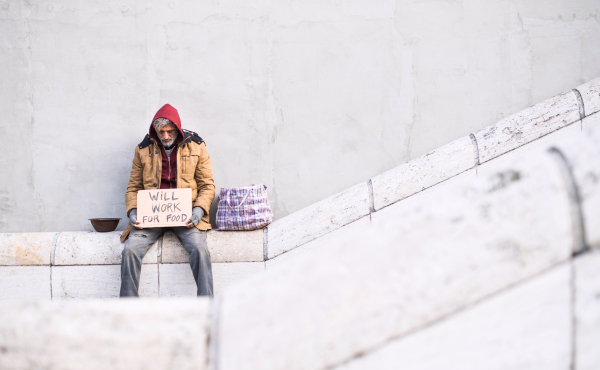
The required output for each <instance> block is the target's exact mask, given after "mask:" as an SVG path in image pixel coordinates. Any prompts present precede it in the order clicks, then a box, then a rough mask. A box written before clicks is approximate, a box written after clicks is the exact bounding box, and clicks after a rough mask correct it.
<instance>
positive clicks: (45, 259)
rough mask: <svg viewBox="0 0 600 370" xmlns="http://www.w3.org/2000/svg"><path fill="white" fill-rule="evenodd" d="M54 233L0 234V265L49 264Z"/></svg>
mask: <svg viewBox="0 0 600 370" xmlns="http://www.w3.org/2000/svg"><path fill="white" fill-rule="evenodd" d="M56 236H57V235H56V233H28V234H0V266H26V265H49V264H50V254H51V253H52V245H53V244H54V240H55V238H56Z"/></svg>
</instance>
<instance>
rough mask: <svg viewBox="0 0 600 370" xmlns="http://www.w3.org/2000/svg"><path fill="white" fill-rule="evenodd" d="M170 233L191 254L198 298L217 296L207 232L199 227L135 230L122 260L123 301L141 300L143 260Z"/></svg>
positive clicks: (126, 244) (127, 243) (131, 234)
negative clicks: (139, 290) (126, 298)
mask: <svg viewBox="0 0 600 370" xmlns="http://www.w3.org/2000/svg"><path fill="white" fill-rule="evenodd" d="M167 230H172V231H173V232H174V233H175V236H177V238H178V239H179V241H180V242H181V244H182V245H183V247H184V248H185V249H186V250H187V251H188V252H189V253H190V260H189V261H190V266H191V268H192V273H193V274H194V280H196V286H197V287H198V292H197V294H198V296H201V295H202V296H210V297H212V296H213V279H212V268H211V264H210V254H209V253H208V247H207V246H206V231H200V230H198V229H196V228H195V227H192V228H189V229H188V228H187V227H154V228H149V229H141V230H138V229H133V230H131V233H130V234H129V238H127V240H126V241H125V248H123V258H122V260H121V293H120V296H121V297H138V296H139V294H138V289H139V286H140V271H141V269H142V258H144V256H145V255H146V252H148V249H150V247H151V246H152V244H154V242H156V241H157V240H158V238H160V236H161V235H162V234H163V233H164V232H165V231H167Z"/></svg>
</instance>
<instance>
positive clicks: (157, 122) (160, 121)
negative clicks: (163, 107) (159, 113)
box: [152, 117, 175, 133]
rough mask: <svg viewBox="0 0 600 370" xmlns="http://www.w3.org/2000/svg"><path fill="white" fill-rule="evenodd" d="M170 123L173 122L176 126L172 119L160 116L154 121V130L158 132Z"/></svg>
mask: <svg viewBox="0 0 600 370" xmlns="http://www.w3.org/2000/svg"><path fill="white" fill-rule="evenodd" d="M169 123H170V124H172V125H173V126H175V124H174V123H173V122H171V121H170V120H168V119H166V118H162V117H159V118H157V119H155V120H154V122H152V126H154V130H156V132H157V133H158V131H159V130H160V129H161V128H163V127H165V126H166V125H168V124H169Z"/></svg>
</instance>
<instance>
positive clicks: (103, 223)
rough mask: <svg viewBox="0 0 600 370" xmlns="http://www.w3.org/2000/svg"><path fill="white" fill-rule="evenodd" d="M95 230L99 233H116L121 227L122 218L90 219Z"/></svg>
mask: <svg viewBox="0 0 600 370" xmlns="http://www.w3.org/2000/svg"><path fill="white" fill-rule="evenodd" d="M89 220H90V221H91V222H92V226H93V227H94V230H96V231H97V232H99V233H105V232H108V231H115V229H116V228H117V225H119V221H120V220H121V219H120V218H90V219H89Z"/></svg>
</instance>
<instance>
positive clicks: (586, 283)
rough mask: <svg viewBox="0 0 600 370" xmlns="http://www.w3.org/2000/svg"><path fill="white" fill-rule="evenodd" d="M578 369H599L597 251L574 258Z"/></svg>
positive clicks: (599, 277) (599, 262) (599, 263)
mask: <svg viewBox="0 0 600 370" xmlns="http://www.w3.org/2000/svg"><path fill="white" fill-rule="evenodd" d="M574 266H575V322H576V325H577V327H576V328H575V333H576V336H577V337H576V338H575V343H576V344H577V347H576V354H575V358H576V359H577V370H596V369H600V351H598V343H599V342H600V274H598V271H600V251H593V252H590V253H585V254H583V255H580V256H579V257H577V258H575V262H574Z"/></svg>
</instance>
